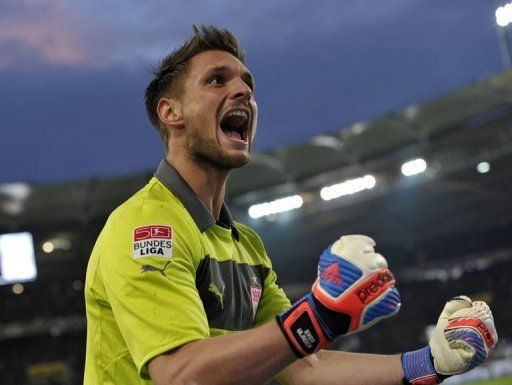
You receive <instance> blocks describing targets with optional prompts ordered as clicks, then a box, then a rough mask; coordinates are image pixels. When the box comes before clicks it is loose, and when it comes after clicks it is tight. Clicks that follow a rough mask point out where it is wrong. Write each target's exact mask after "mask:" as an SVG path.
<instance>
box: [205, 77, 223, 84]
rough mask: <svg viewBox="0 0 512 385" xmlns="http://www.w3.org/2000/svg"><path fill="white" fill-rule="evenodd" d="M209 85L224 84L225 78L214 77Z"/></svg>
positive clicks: (209, 81) (209, 80) (210, 79)
mask: <svg viewBox="0 0 512 385" xmlns="http://www.w3.org/2000/svg"><path fill="white" fill-rule="evenodd" d="M207 83H208V84H213V85H219V84H224V78H223V77H222V76H220V75H214V76H212V77H211V78H209V79H208V82H207Z"/></svg>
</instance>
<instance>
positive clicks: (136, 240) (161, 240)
mask: <svg viewBox="0 0 512 385" xmlns="http://www.w3.org/2000/svg"><path fill="white" fill-rule="evenodd" d="M143 257H161V258H167V259H171V257H172V227H170V226H163V225H149V226H142V227H137V228H136V229H134V230H133V258H135V259H137V258H143Z"/></svg>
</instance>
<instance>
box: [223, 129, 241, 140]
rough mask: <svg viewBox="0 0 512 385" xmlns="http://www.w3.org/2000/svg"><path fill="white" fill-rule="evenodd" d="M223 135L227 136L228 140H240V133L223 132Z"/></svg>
mask: <svg viewBox="0 0 512 385" xmlns="http://www.w3.org/2000/svg"><path fill="white" fill-rule="evenodd" d="M224 133H225V134H226V136H229V137H230V138H233V139H238V140H242V137H241V136H240V133H238V132H236V131H224Z"/></svg>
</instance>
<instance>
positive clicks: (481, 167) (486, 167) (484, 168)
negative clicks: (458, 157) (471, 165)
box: [476, 162, 491, 174]
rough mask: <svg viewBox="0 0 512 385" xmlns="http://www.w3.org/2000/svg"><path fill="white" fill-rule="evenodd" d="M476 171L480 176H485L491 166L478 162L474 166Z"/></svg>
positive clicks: (487, 163)
mask: <svg viewBox="0 0 512 385" xmlns="http://www.w3.org/2000/svg"><path fill="white" fill-rule="evenodd" d="M476 171H478V172H479V173H480V174H485V173H487V172H489V171H491V165H490V164H489V162H480V163H478V164H477V165H476Z"/></svg>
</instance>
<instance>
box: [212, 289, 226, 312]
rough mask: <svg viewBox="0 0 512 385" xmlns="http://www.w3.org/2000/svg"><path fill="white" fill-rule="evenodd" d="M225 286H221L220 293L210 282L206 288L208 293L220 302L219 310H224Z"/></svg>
mask: <svg viewBox="0 0 512 385" xmlns="http://www.w3.org/2000/svg"><path fill="white" fill-rule="evenodd" d="M225 287H226V286H225V285H222V291H220V290H219V288H218V287H217V286H216V285H215V284H214V283H213V282H212V283H210V287H209V288H208V291H211V292H212V293H213V294H215V296H217V298H218V299H219V301H220V308H221V309H222V310H224V288H225Z"/></svg>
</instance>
